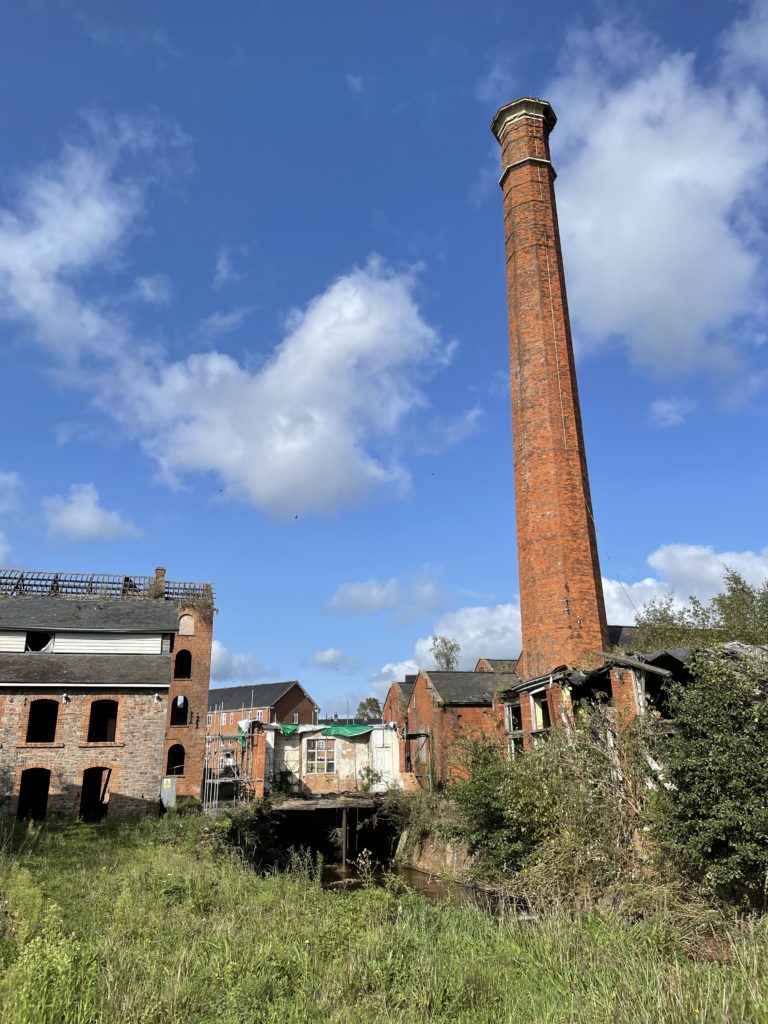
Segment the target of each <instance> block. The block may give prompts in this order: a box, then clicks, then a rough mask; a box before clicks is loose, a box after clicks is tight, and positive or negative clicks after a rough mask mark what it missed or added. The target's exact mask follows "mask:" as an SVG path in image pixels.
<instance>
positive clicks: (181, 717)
mask: <svg viewBox="0 0 768 1024" xmlns="http://www.w3.org/2000/svg"><path fill="white" fill-rule="evenodd" d="M188 721H189V701H188V700H187V698H186V697H185V696H184V694H183V693H180V694H178V696H176V697H174V698H173V701H172V702H171V725H186V724H187V722H188Z"/></svg>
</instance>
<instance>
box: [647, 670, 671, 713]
mask: <svg viewBox="0 0 768 1024" xmlns="http://www.w3.org/2000/svg"><path fill="white" fill-rule="evenodd" d="M668 682H669V680H668V678H667V677H666V676H658V675H656V673H655V672H654V673H651V672H646V673H645V700H646V704H647V705H648V707H649V708H650V709H651V711H655V712H656V714H657V715H658V716H659V718H662V719H665V720H667V721H668V720H670V719H671V718H672V711H671V709H670V706H669V693H668V692H667V684H668Z"/></svg>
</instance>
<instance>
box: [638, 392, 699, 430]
mask: <svg viewBox="0 0 768 1024" xmlns="http://www.w3.org/2000/svg"><path fill="white" fill-rule="evenodd" d="M694 407H695V403H694V402H692V401H691V400H690V399H689V398H657V399H656V401H655V402H652V403H651V406H650V408H649V409H648V419H649V420H650V421H651V423H652V424H653V425H654V426H655V427H677V426H679V425H680V424H681V423H683V421H684V420H685V418H686V416H687V415H688V414H689V413H690V412H692V411H693V409H694Z"/></svg>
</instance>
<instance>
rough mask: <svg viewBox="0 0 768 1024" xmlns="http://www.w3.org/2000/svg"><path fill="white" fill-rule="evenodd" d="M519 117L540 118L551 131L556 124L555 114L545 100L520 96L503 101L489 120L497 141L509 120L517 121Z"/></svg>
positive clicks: (548, 130)
mask: <svg viewBox="0 0 768 1024" xmlns="http://www.w3.org/2000/svg"><path fill="white" fill-rule="evenodd" d="M521 117H538V118H541V120H542V121H544V123H545V124H546V127H547V132H551V131H552V129H553V128H554V127H555V125H556V124H557V115H556V114H555V112H554V110H553V109H552V107H551V105H550V104H549V103H548V102H547V100H540V99H537V98H536V97H535V96H521V97H520V99H517V100H512V102H511V103H505V104H504V106H503V107H499V109H498V110H497V111H496V116H495V117H494V119H493V121H492V122H491V131H492V132H493V134H494V135H495V136H496V138H497V139H498V140H499V142H501V137H502V135H503V134H504V132H505V130H506V127H507V125H508V124H509V122H510V121H517V120H518V118H521Z"/></svg>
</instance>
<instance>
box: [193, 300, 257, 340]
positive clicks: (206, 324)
mask: <svg viewBox="0 0 768 1024" xmlns="http://www.w3.org/2000/svg"><path fill="white" fill-rule="evenodd" d="M250 312H251V307H250V306H236V307H235V308H234V309H230V310H229V312H228V313H212V314H211V315H210V316H207V317H206V318H205V319H204V320H201V321H200V323H199V324H198V328H197V333H198V334H199V335H200V336H201V337H202V338H208V339H210V338H216V337H219V336H220V335H222V334H229V333H230V331H235V330H237V328H238V327H239V326H240V325H241V324H242V322H243V321H244V320H245V318H246V317H247V316H248V314H249V313H250Z"/></svg>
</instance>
